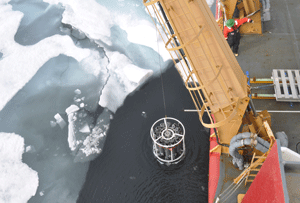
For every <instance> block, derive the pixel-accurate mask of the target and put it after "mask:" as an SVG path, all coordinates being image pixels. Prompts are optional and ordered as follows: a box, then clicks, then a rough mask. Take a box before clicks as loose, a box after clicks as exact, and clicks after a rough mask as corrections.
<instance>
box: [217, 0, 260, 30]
mask: <svg viewBox="0 0 300 203" xmlns="http://www.w3.org/2000/svg"><path fill="white" fill-rule="evenodd" d="M219 1H220V2H221V3H222V5H223V6H224V7H225V12H226V13H224V12H222V13H223V15H225V14H226V18H222V19H217V21H218V22H219V25H220V24H222V23H224V20H225V19H231V18H232V17H233V13H234V10H235V8H236V7H237V8H238V9H239V13H240V14H239V19H241V18H243V17H247V16H249V15H251V16H249V17H250V18H251V19H252V20H253V21H254V23H245V24H244V25H242V26H241V27H240V33H242V34H262V22H261V8H262V4H261V3H260V1H259V0H243V1H242V2H241V3H238V4H237V0H219ZM223 6H221V11H223ZM254 12H256V13H254ZM253 13H254V14H253ZM252 14H253V15H252ZM223 19H224V20H223ZM222 30H223V29H222Z"/></svg>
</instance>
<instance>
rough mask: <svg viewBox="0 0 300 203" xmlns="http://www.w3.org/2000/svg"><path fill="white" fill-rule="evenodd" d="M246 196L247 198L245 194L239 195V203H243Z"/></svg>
mask: <svg viewBox="0 0 300 203" xmlns="http://www.w3.org/2000/svg"><path fill="white" fill-rule="evenodd" d="M244 196H245V194H238V196H237V199H238V203H242V201H243V198H244Z"/></svg>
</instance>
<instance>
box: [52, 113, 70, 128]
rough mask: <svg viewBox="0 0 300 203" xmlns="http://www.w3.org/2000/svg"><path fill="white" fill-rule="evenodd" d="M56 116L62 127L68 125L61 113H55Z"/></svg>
mask: <svg viewBox="0 0 300 203" xmlns="http://www.w3.org/2000/svg"><path fill="white" fill-rule="evenodd" d="M54 118H55V120H56V123H57V124H58V125H59V126H60V128H61V129H63V128H64V127H65V126H66V125H67V124H66V122H65V121H64V119H63V118H62V117H61V116H60V115H59V113H57V114H55V116H54Z"/></svg>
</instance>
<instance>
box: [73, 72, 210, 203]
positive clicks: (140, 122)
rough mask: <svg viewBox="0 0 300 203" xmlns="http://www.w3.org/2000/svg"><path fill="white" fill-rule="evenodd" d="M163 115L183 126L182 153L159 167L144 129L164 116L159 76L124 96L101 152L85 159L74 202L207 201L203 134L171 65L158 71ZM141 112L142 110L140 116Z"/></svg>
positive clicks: (206, 166) (206, 147)
mask: <svg viewBox="0 0 300 203" xmlns="http://www.w3.org/2000/svg"><path fill="white" fill-rule="evenodd" d="M163 83H164V90H165V96H166V107H167V116H169V117H174V118H177V119H179V120H180V121H181V122H182V123H183V125H184V126H185V128H186V148H187V151H186V157H185V159H184V160H183V161H182V162H181V163H179V164H178V165H173V166H170V167H167V166H164V165H160V164H159V163H158V162H157V161H156V159H155V158H154V155H153V154H152V141H151V138H150V132H149V131H150V127H151V126H152V124H153V123H154V122H155V121H156V120H157V119H159V118H161V117H164V116H165V114H164V105H163V99H162V90H161V80H160V78H155V79H153V80H151V81H150V82H149V83H148V84H147V85H145V86H144V87H143V88H142V90H141V91H137V92H136V93H135V94H134V95H131V96H129V97H128V98H127V99H126V101H125V103H124V105H123V106H122V107H121V108H119V109H118V111H117V112H116V114H115V116H114V119H113V120H112V121H111V126H110V130H109V132H108V136H107V140H106V145H105V147H104V151H103V153H102V154H101V155H100V156H99V157H98V158H97V159H96V160H94V161H92V162H91V163H90V167H89V171H88V174H87V178H86V182H85V184H84V186H83V189H82V190H81V192H80V195H79V198H78V200H77V202H78V203H85V202H207V182H208V176H207V174H208V149H209V147H208V146H209V141H208V137H209V136H208V132H207V131H206V130H205V129H204V128H203V126H202V125H201V124H200V121H199V117H198V114H196V113H184V112H183V111H182V109H184V108H194V104H193V102H192V100H191V98H190V95H189V93H188V91H187V90H186V89H185V87H184V86H183V85H182V84H183V83H182V81H181V78H180V77H179V75H178V73H177V71H176V70H175V68H174V67H172V68H170V69H168V70H167V71H166V72H165V73H164V74H163ZM142 112H146V114H143V115H142Z"/></svg>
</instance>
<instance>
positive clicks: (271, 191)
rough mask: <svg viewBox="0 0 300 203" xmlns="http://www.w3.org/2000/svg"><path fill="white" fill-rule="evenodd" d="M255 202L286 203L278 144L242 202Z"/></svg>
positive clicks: (274, 146)
mask: <svg viewBox="0 0 300 203" xmlns="http://www.w3.org/2000/svg"><path fill="white" fill-rule="evenodd" d="M253 202H257V203H258V202H259V203H266V202H268V203H281V202H284V192H283V185H282V178H281V172H280V164H279V157H278V150H277V142H275V144H274V145H273V147H272V149H271V151H270V153H269V155H268V156H267V158H266V160H265V162H264V164H263V165H262V167H261V169H260V171H259V173H258V174H257V176H256V177H255V179H254V181H253V182H252V184H251V186H250V188H249V189H248V191H247V193H246V195H245V196H244V198H243V201H242V203H253Z"/></svg>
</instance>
